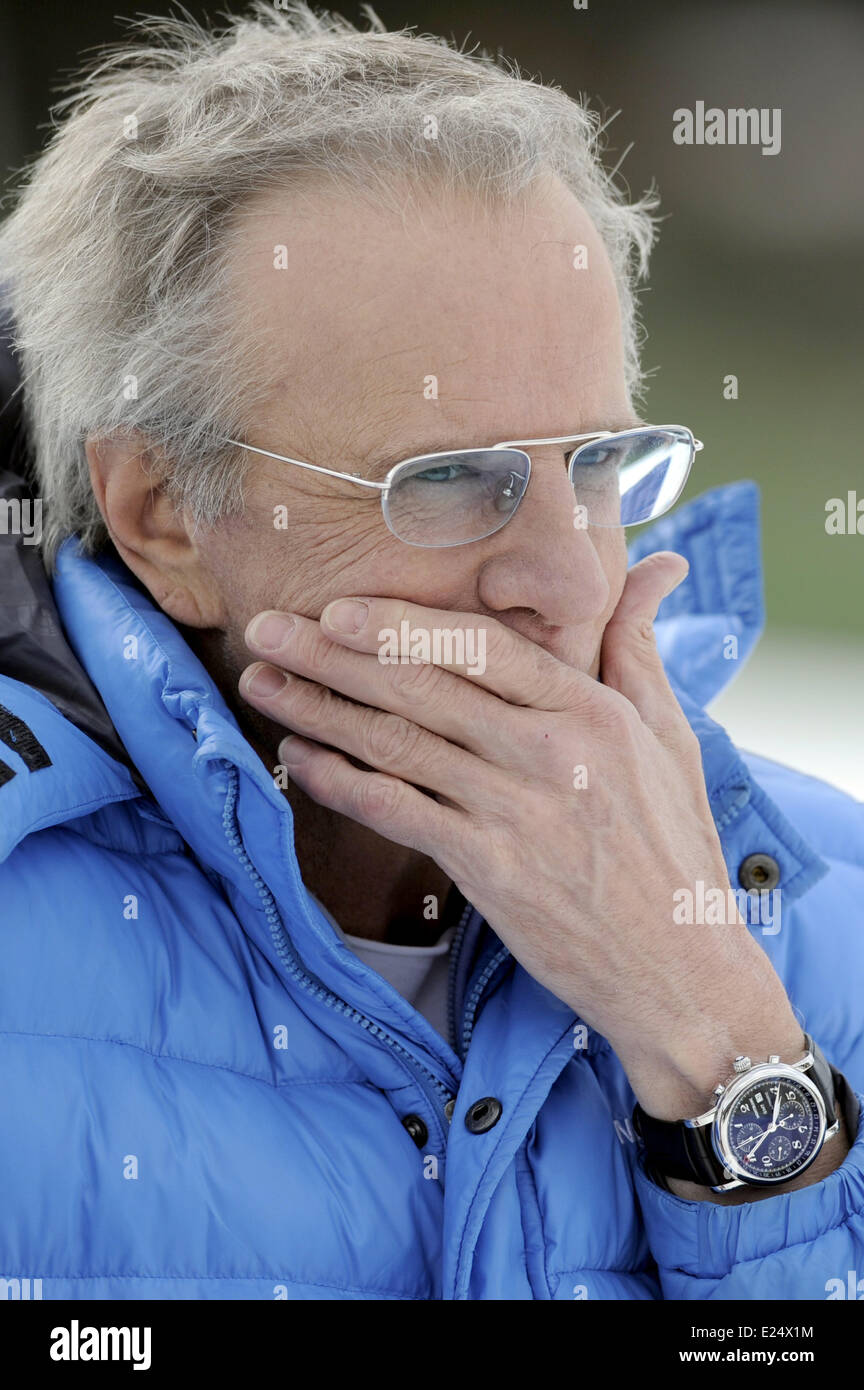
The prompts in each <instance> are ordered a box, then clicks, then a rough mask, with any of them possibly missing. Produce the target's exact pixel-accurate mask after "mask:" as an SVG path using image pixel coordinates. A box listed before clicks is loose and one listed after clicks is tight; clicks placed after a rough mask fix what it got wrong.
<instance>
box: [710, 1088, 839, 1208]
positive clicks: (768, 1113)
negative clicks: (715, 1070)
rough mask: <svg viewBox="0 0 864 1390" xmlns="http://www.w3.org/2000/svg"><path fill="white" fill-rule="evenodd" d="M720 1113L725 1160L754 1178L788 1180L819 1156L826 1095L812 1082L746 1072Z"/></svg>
mask: <svg viewBox="0 0 864 1390" xmlns="http://www.w3.org/2000/svg"><path fill="white" fill-rule="evenodd" d="M754 1070H755V1069H754ZM733 1089H734V1095H731V1094H730V1095H729V1097H728V1100H729V1104H728V1106H726V1105H723V1107H722V1119H721V1117H720V1116H718V1120H719V1121H720V1124H719V1136H718V1137H719V1139H720V1144H719V1148H718V1153H719V1157H720V1159H721V1161H722V1162H723V1163H725V1164H726V1166H727V1167H728V1168H729V1169H730V1170H731V1171H732V1172H733V1173H736V1174H737V1176H739V1177H742V1178H745V1179H746V1180H747V1181H749V1182H785V1181H787V1180H788V1179H789V1178H793V1177H795V1175H796V1174H797V1173H799V1172H801V1170H802V1169H803V1168H806V1167H807V1165H808V1164H809V1163H810V1162H811V1161H812V1159H814V1158H815V1157H816V1154H817V1153H818V1152H819V1149H820V1146H821V1141H822V1138H823V1135H824V1133H825V1112H824V1106H823V1105H822V1099H821V1096H820V1095H819V1093H818V1091H817V1090H816V1088H815V1086H813V1084H812V1083H811V1082H807V1081H803V1080H802V1079H801V1078H800V1077H793V1076H784V1075H778V1074H777V1072H776V1071H773V1072H771V1073H769V1074H767V1075H764V1076H762V1077H760V1078H758V1079H757V1078H756V1077H752V1079H751V1076H750V1075H747V1076H745V1077H742V1079H741V1082H740V1083H737V1084H736V1085H735V1086H734V1088H730V1091H731V1090H733Z"/></svg>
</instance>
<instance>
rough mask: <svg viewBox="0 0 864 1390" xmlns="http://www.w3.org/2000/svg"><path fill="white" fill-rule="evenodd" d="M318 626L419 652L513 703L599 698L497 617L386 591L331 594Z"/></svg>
mask: <svg viewBox="0 0 864 1390" xmlns="http://www.w3.org/2000/svg"><path fill="white" fill-rule="evenodd" d="M321 630H322V632H324V633H326V634H327V636H328V637H331V638H332V640H333V641H334V642H339V643H341V644H342V645H344V646H346V647H351V648H352V649H353V650H354V651H362V652H369V653H371V652H375V653H378V654H381V655H383V656H389V655H398V656H401V655H402V654H403V653H404V655H405V656H408V657H413V658H416V659H419V660H420V661H423V662H426V663H429V664H431V665H434V666H439V667H441V668H442V669H443V670H446V671H452V672H454V673H455V674H457V675H460V676H466V677H468V678H470V680H471V681H472V682H473V683H475V684H477V685H480V686H482V687H483V688H484V689H485V690H488V691H490V692H491V693H492V694H493V695H497V696H498V697H499V699H501V700H504V701H506V702H507V704H510V705H524V706H527V707H530V708H532V709H542V710H549V711H555V710H567V709H573V708H574V707H575V706H578V705H579V704H581V703H583V702H584V701H586V700H589V701H590V700H592V699H596V693H595V692H594V689H593V688H594V686H595V682H594V681H592V680H591V679H590V678H589V677H588V676H586V675H584V674H583V673H582V672H581V671H576V670H574V668H573V667H571V666H567V665H565V663H564V662H563V661H559V660H558V658H557V657H555V656H553V655H552V653H551V652H547V651H546V650H545V649H544V648H543V647H540V646H538V645H537V643H536V642H532V641H530V640H529V639H528V638H527V637H523V636H522V635H521V634H520V633H518V632H514V631H513V629H512V628H509V627H507V626H505V624H504V623H499V622H498V621H497V620H496V619H495V618H487V617H481V616H480V615H478V614H477V613H457V612H449V611H447V610H446V609H435V608H421V607H420V606H419V605H418V604H413V603H405V602H403V601H402V600H401V599H391V598H350V599H336V600H334V601H333V602H332V603H329V604H328V605H327V607H326V608H325V609H324V612H323V613H322V614H321Z"/></svg>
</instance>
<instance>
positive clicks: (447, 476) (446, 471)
mask: <svg viewBox="0 0 864 1390" xmlns="http://www.w3.org/2000/svg"><path fill="white" fill-rule="evenodd" d="M475 471H476V470H475V469H473V468H467V467H466V466H465V464H463V463H439V464H438V466H437V467H436V468H424V469H423V471H422V472H421V473H415V474H414V476H413V479H412V481H413V482H415V483H416V482H421V483H452V482H455V481H456V480H457V479H459V478H466V477H469V476H471V475H472V474H473V473H474V472H475Z"/></svg>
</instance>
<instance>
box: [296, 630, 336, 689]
mask: <svg viewBox="0 0 864 1390" xmlns="http://www.w3.org/2000/svg"><path fill="white" fill-rule="evenodd" d="M303 658H304V660H305V662H306V664H307V665H308V666H309V668H310V669H311V670H313V671H314V672H315V675H316V678H317V677H318V676H330V675H333V674H334V672H335V671H336V670H337V669H338V668H339V667H340V666H341V664H342V662H343V661H344V659H345V654H344V651H343V649H342V647H340V646H339V645H338V643H336V642H331V641H329V639H328V638H326V637H325V636H324V634H323V633H322V632H315V631H313V632H311V633H310V634H309V637H308V638H307V645H306V648H305V650H304V652H303Z"/></svg>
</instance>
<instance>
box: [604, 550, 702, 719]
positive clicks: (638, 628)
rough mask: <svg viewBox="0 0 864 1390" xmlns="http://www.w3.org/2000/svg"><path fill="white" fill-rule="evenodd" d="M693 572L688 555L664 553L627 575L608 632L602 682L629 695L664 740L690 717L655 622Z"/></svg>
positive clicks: (606, 632)
mask: <svg viewBox="0 0 864 1390" xmlns="http://www.w3.org/2000/svg"><path fill="white" fill-rule="evenodd" d="M689 573H690V566H689V564H688V562H687V561H686V560H685V558H684V556H683V555H677V554H676V553H675V551H673V550H658V551H656V552H655V554H653V555H646V556H645V559H644V560H640V561H639V563H638V564H636V565H634V566H633V568H632V569H631V570H628V572H627V578H626V580H625V583H624V589H623V591H622V594H621V597H620V599H619V600H618V606H617V608H616V609H615V612H614V613H613V614H612V617H611V618H610V619H609V622H608V623H607V624H606V631H605V632H604V634H603V644H602V647H601V651H600V679H601V681H602V682H603V684H604V685H608V686H610V687H611V688H612V689H613V690H618V691H620V693H621V694H622V695H625V696H626V697H627V699H628V700H629V701H630V702H631V704H633V705H635V706H636V708H637V710H638V711H639V713H640V715H641V716H642V719H643V720H644V722H645V723H646V724H647V725H648V726H649V727H650V728H651V729H653V730H654V732H655V733H656V734H657V735H658V736H659V735H660V734H661V733H662V732H663V731H664V730H674V729H675V728H680V721H681V719H682V718H684V716H683V714H682V712H681V708H680V706H679V704H678V701H677V700H676V699H675V696H674V694H673V693H672V689H671V687H670V685H669V682H668V680H667V679H666V672H665V671H664V670H663V663H662V661H661V660H660V653H659V652H658V650H657V642H656V640H655V636H654V619H655V618H656V616H657V609H658V608H659V607H660V604H661V602H662V600H663V599H664V598H665V597H666V596H667V594H671V593H672V590H673V589H677V587H678V585H679V584H681V583H682V582H683V581H684V580H685V579H686V578H687V575H688V574H689Z"/></svg>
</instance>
